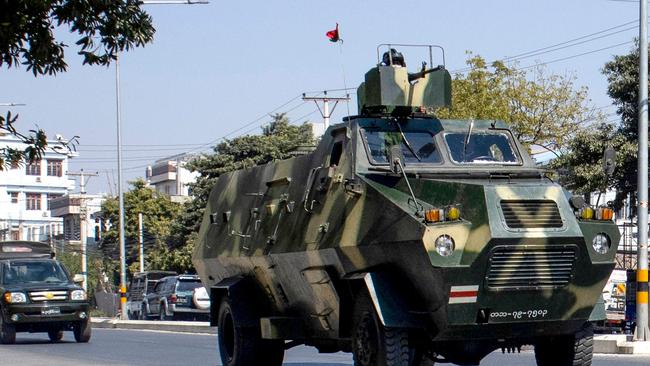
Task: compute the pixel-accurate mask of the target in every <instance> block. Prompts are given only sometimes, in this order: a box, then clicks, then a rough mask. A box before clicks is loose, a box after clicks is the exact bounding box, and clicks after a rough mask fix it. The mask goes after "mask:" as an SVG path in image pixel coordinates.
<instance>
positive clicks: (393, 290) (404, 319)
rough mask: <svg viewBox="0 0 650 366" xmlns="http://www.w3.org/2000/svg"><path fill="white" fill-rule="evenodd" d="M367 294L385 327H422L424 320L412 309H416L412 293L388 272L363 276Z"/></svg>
mask: <svg viewBox="0 0 650 366" xmlns="http://www.w3.org/2000/svg"><path fill="white" fill-rule="evenodd" d="M363 280H364V282H365V284H366V288H367V290H368V294H370V298H371V299H372V303H373V304H374V306H375V311H377V315H378V316H379V319H380V320H381V323H382V324H383V325H384V326H385V327H390V328H411V329H420V328H424V324H425V322H424V321H422V320H423V319H422V317H421V316H419V315H418V314H417V313H416V312H414V309H417V307H416V306H415V305H416V304H415V303H414V299H413V298H412V295H410V294H409V293H408V291H405V290H404V288H405V286H404V284H401V283H400V282H399V281H398V280H396V279H395V276H392V275H391V274H389V273H381V272H373V273H366V274H364V276H363Z"/></svg>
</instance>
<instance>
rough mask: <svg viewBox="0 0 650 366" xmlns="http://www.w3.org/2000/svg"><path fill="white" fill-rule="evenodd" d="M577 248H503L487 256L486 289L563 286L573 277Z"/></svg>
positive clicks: (570, 246) (571, 246) (566, 246)
mask: <svg viewBox="0 0 650 366" xmlns="http://www.w3.org/2000/svg"><path fill="white" fill-rule="evenodd" d="M577 251H578V249H577V247H576V246H575V245H565V246H559V247H530V246H523V247H522V246H502V247H497V248H496V249H495V250H493V251H492V253H491V255H490V264H489V268H488V273H487V277H486V280H487V285H488V288H490V289H493V290H515V289H517V290H519V289H540V288H557V287H562V286H566V285H567V284H568V283H569V281H570V280H571V277H572V276H573V265H574V263H575V261H576V258H577Z"/></svg>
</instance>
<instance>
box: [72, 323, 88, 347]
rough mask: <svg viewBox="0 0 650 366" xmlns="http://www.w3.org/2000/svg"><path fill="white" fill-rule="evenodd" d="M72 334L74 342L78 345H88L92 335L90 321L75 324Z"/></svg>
mask: <svg viewBox="0 0 650 366" xmlns="http://www.w3.org/2000/svg"><path fill="white" fill-rule="evenodd" d="M72 332H73V333H74V340H75V341H77V342H79V343H88V341H90V336H91V334H92V328H91V326H90V319H86V320H82V321H80V322H79V323H77V324H75V325H74V328H73V329H72Z"/></svg>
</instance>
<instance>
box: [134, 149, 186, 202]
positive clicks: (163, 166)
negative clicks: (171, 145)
mask: <svg viewBox="0 0 650 366" xmlns="http://www.w3.org/2000/svg"><path fill="white" fill-rule="evenodd" d="M194 157H195V156H194V155H192V154H179V155H174V156H170V157H167V158H164V159H159V160H156V162H155V163H154V164H153V165H151V166H148V167H147V171H146V177H147V183H149V184H150V185H151V186H153V187H154V188H155V189H156V191H158V192H161V193H164V194H167V195H169V196H170V197H171V199H172V201H175V202H182V201H184V200H186V199H188V197H189V188H188V186H187V185H188V184H189V183H192V182H194V181H195V180H196V178H197V177H198V173H196V172H190V171H189V170H187V169H185V164H187V162H188V161H190V160H191V159H192V158H194Z"/></svg>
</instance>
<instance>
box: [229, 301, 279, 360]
mask: <svg viewBox="0 0 650 366" xmlns="http://www.w3.org/2000/svg"><path fill="white" fill-rule="evenodd" d="M233 311H242V309H233V307H232V305H231V301H230V299H229V298H228V297H227V296H225V297H224V298H223V300H222V301H221V306H219V317H218V321H217V326H218V327H219V334H218V336H217V341H218V343H219V353H220V354H221V361H222V363H223V365H224V366H246V365H265V366H280V365H282V359H283V358H284V341H282V340H266V339H262V338H261V336H260V335H261V334H260V329H259V327H244V326H242V325H241V324H238V323H237V321H236V320H235V318H236V317H235V316H233ZM249 315H251V314H249Z"/></svg>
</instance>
